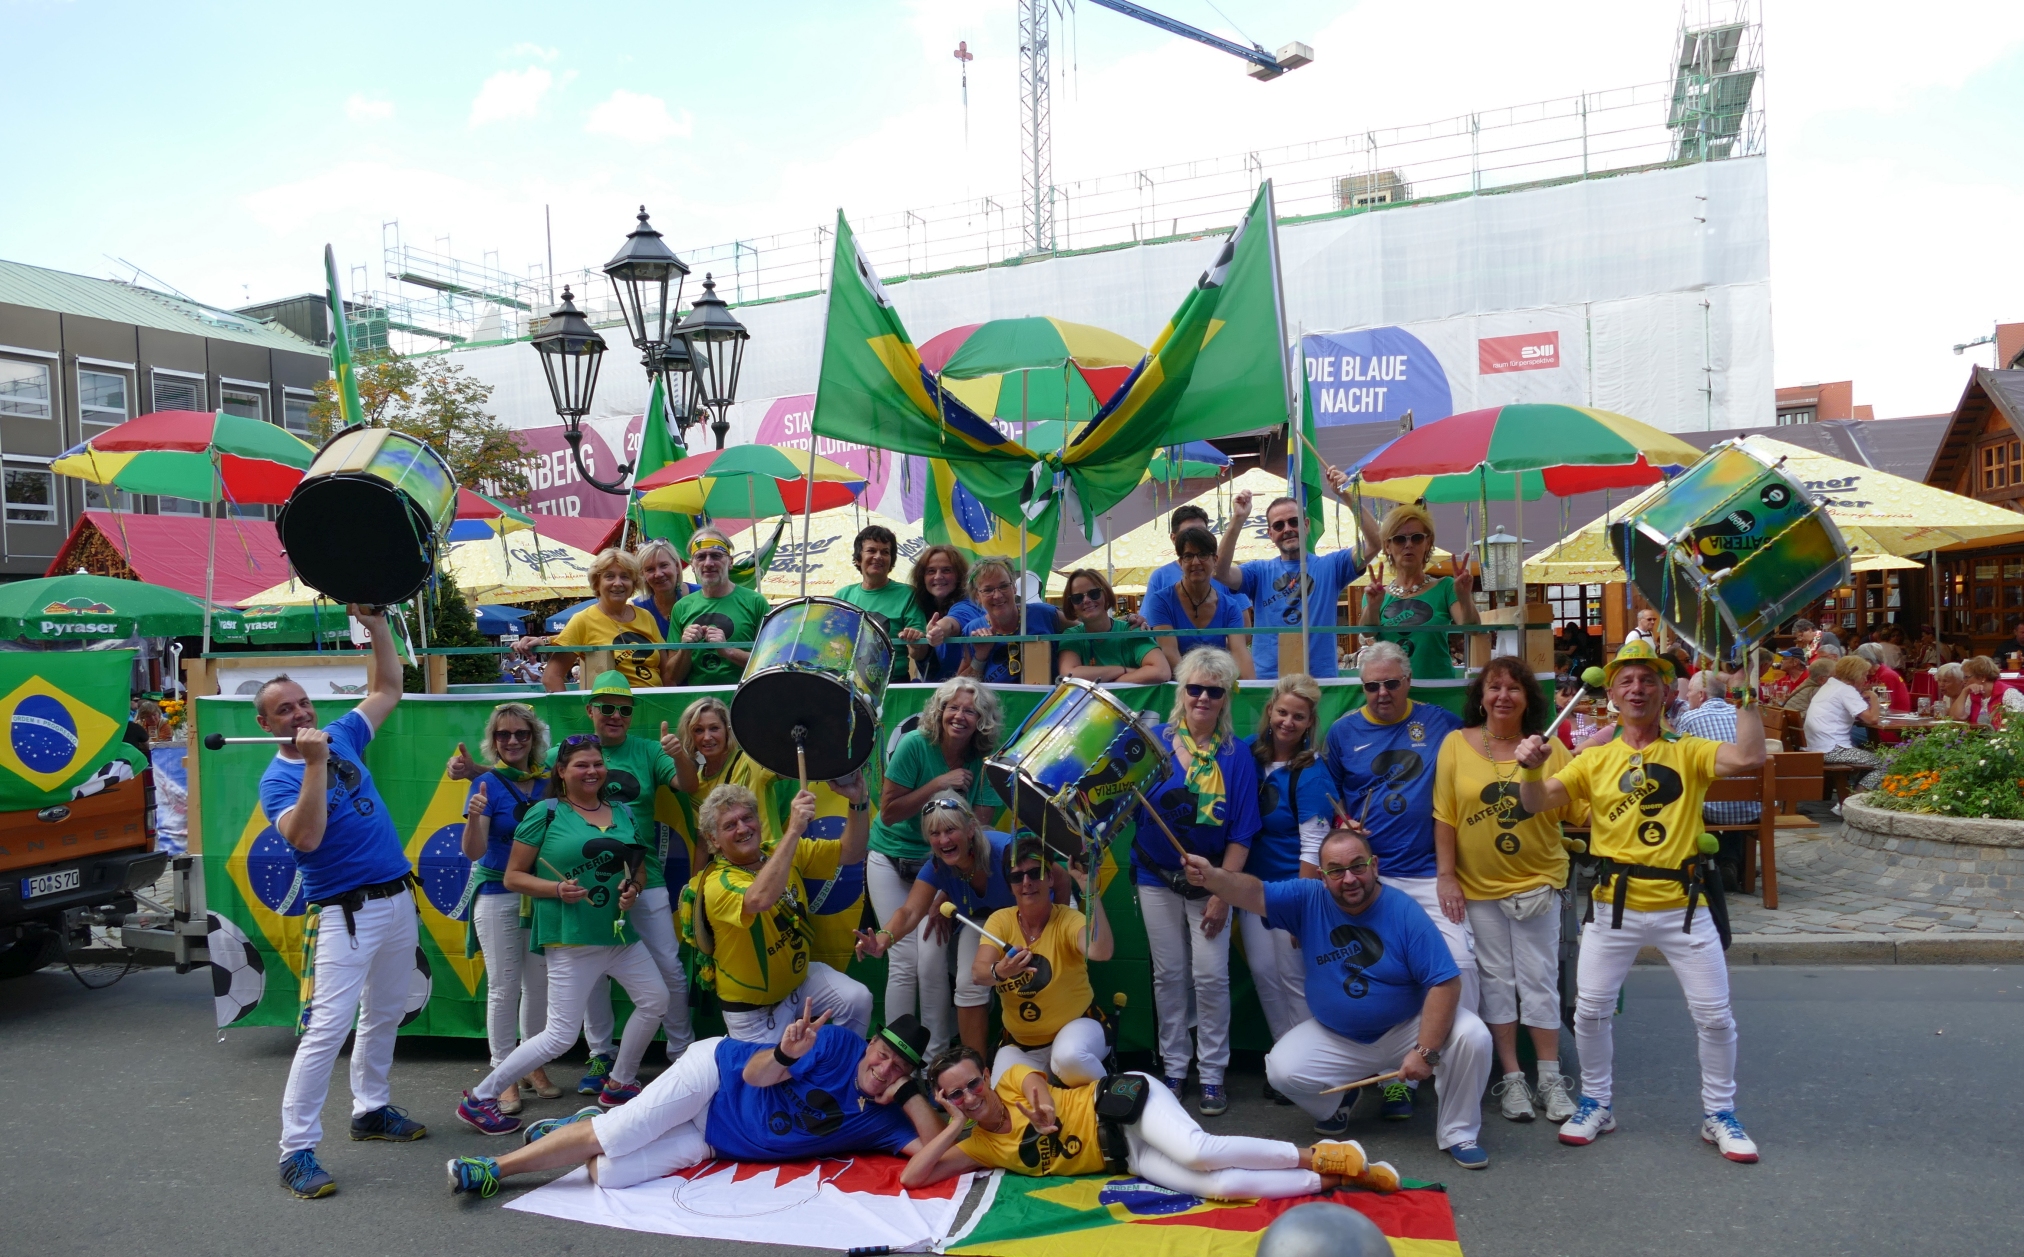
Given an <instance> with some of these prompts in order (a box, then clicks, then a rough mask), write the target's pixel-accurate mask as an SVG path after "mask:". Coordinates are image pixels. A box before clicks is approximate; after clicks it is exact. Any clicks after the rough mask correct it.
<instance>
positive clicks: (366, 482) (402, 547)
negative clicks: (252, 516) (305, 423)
mask: <svg viewBox="0 0 2024 1257" xmlns="http://www.w3.org/2000/svg"><path fill="white" fill-rule="evenodd" d="M274 528H275V531H276V533H277V534H279V536H280V538H281V548H282V549H283V550H285V551H286V552H287V554H288V561H289V563H290V564H291V565H292V566H293V567H294V568H295V573H296V575H297V576H298V577H300V578H301V580H302V583H303V584H305V585H308V586H309V587H310V588H311V589H314V590H316V591H317V592H318V593H321V594H324V595H326V596H328V597H330V598H334V599H336V600H337V601H339V602H361V603H366V604H369V605H372V606H390V605H392V604H393V603H396V602H400V601H403V600H404V599H407V598H409V597H412V596H413V595H414V593H415V591H416V590H418V589H420V588H421V587H422V586H423V585H424V584H425V583H427V581H428V579H429V575H430V573H432V572H433V571H435V566H436V532H435V525H434V523H433V521H431V520H430V519H429V518H428V517H427V516H426V515H424V514H423V513H422V512H421V511H420V510H419V509H417V508H416V506H415V504H414V502H413V500H412V499H410V498H408V497H407V496H406V495H405V494H402V493H400V492H398V491H397V490H395V489H394V487H393V486H391V485H389V484H388V483H387V482H386V481H384V480H382V479H379V478H378V477H375V476H367V475H356V474H352V473H337V474H333V475H328V476H319V477H316V478H314V479H308V480H304V481H303V482H302V483H301V484H300V485H298V486H296V489H295V492H294V493H292V494H290V495H289V498H288V502H287V504H286V505H284V506H283V507H282V508H281V513H280V514H279V515H278V516H276V517H275V520H274Z"/></svg>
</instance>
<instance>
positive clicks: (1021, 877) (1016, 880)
mask: <svg viewBox="0 0 2024 1257" xmlns="http://www.w3.org/2000/svg"><path fill="white" fill-rule="evenodd" d="M1045 880H1047V870H1046V868H1045V867H1043V866H1041V865H1037V864H1036V865H1034V866H1033V867H1032V868H1030V869H1013V870H1012V871H1011V872H1010V873H1007V874H1006V875H1005V881H1006V884H1007V885H1011V886H1017V885H1019V884H1020V883H1021V882H1040V881H1045Z"/></svg>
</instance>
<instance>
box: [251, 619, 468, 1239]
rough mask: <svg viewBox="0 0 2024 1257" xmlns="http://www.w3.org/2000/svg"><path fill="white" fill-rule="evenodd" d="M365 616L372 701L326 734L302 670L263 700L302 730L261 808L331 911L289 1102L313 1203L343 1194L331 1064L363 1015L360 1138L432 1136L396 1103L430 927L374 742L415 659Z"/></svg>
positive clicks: (285, 1143) (291, 1176)
mask: <svg viewBox="0 0 2024 1257" xmlns="http://www.w3.org/2000/svg"><path fill="white" fill-rule="evenodd" d="M351 614H352V615H353V616H355V617H357V618H358V620H359V622H360V623H362V624H364V625H365V628H366V631H367V632H368V633H369V634H371V636H372V683H371V685H370V686H369V687H368V689H367V691H366V696H365V697H364V698H363V699H361V700H360V701H359V704H358V706H356V707H354V708H352V709H351V710H350V711H348V712H346V713H345V714H344V715H342V716H339V717H338V718H337V719H336V720H334V721H332V722H331V723H330V727H329V728H327V729H319V728H317V727H316V705H315V704H314V703H312V702H311V701H310V700H309V695H308V694H307V693H306V692H304V690H303V688H302V686H300V685H298V684H297V683H295V682H294V681H291V680H289V679H288V677H286V676H277V677H275V678H274V679H273V680H271V681H268V682H267V683H266V684H264V685H262V686H261V687H260V689H259V691H258V692H256V693H255V694H254V695H253V711H254V715H255V717H256V718H257V719H258V720H259V721H260V727H261V728H262V729H265V730H267V732H269V733H271V734H274V735H275V736H277V737H284V738H292V739H293V740H292V741H290V742H287V743H284V744H283V745H282V746H281V747H280V748H279V749H278V750H277V751H276V752H275V755H274V759H273V761H272V762H271V763H269V764H268V765H267V770H266V772H264V773H262V774H261V777H260V807H261V810H262V811H263V812H265V813H266V815H267V820H268V822H269V823H270V824H272V825H273V826H274V829H275V831H276V832H277V833H279V834H280V835H281V839H282V841H283V842H286V843H287V844H288V848H289V851H290V852H291V853H292V854H293V855H294V857H295V865H296V868H297V869H298V870H299V872H300V876H301V887H300V891H299V893H300V895H301V896H302V898H303V900H304V901H305V902H307V903H308V904H309V905H310V906H312V907H315V908H317V909H319V915H318V917H317V927H316V943H315V948H316V950H315V952H314V954H313V955H312V956H311V957H310V961H309V963H310V965H311V967H312V972H313V973H314V974H315V986H314V989H313V993H312V994H311V996H310V998H309V1002H308V1003H307V1004H306V1005H305V1006H304V1007H303V1009H302V1019H301V1025H300V1029H301V1031H302V1037H301V1038H300V1039H299V1040H297V1042H296V1045H295V1060H294V1062H293V1063H292V1064H291V1065H290V1066H289V1068H288V1086H287V1089H286V1090H284V1091H283V1092H282V1097H281V1185H282V1186H283V1187H285V1188H287V1189H288V1190H289V1191H290V1192H292V1193H294V1194H295V1195H297V1196H300V1197H302V1198H303V1199H305V1200H309V1199H314V1198H315V1197H318V1196H328V1195H330V1194H331V1193H332V1192H334V1191H336V1190H337V1184H336V1183H334V1182H332V1181H331V1177H330V1175H329V1173H328V1172H326V1171H325V1170H324V1169H323V1167H322V1166H320V1165H318V1164H317V1161H316V1145H317V1144H318V1143H319V1142H321V1140H322V1138H323V1121H322V1116H321V1115H322V1112H323V1101H324V1098H325V1097H326V1096H327V1095H328V1094H329V1092H330V1071H331V1068H332V1066H333V1065H335V1064H336V1061H337V1054H338V1052H339V1051H340V1050H341V1049H342V1048H343V1047H344V1041H345V1038H346V1036H348V1035H350V1034H351V1031H352V1022H353V1020H354V1018H355V1019H356V1020H357V1022H358V1039H357V1042H356V1043H354V1044H353V1045H352V1050H351V1112H352V1117H351V1137H352V1138H353V1139H388V1140H393V1141H395V1142H399V1143H406V1142H409V1141H412V1140H416V1139H420V1138H421V1137H422V1136H424V1135H426V1134H428V1131H427V1130H426V1129H425V1128H424V1127H423V1126H422V1125H421V1124H420V1123H419V1122H415V1121H411V1120H409V1118H408V1116H407V1115H406V1114H405V1113H403V1112H401V1111H400V1110H399V1109H397V1108H394V1107H393V1106H392V1105H391V1104H390V1103H388V1101H389V1099H390V1098H391V1096H390V1091H389V1088H388V1085H387V1075H388V1073H389V1072H390V1071H391V1070H392V1068H393V1060H394V1033H395V1032H396V1031H397V1030H399V1029H400V1024H401V1018H402V1016H403V1015H404V1014H405V1013H406V1011H407V999H408V990H409V987H410V986H411V985H412V983H413V981H414V977H415V944H416V938H417V934H418V926H417V922H416V917H415V897H414V895H413V893H412V892H411V891H410V890H409V887H410V885H411V884H412V883H413V881H414V872H413V870H412V869H411V868H410V866H409V864H408V857H407V852H406V850H405V849H404V848H403V847H402V846H401V839H400V835H399V833H397V832H396V831H395V830H394V822H393V817H392V815H391V814H389V813H388V811H387V805H386V800H384V799H382V798H380V793H379V787H377V786H375V785H374V784H373V779H372V773H371V772H369V771H368V770H367V769H366V766H365V747H366V744H367V743H368V742H371V741H372V738H373V734H374V733H375V732H377V731H378V729H379V727H380V725H382V724H384V723H385V722H386V718H387V717H388V716H389V715H391V714H392V713H393V709H394V704H396V703H398V702H399V701H400V698H401V664H400V660H399V659H398V658H396V657H395V655H394V639H393V634H392V632H391V631H389V630H388V628H387V622H386V617H385V615H383V614H381V613H379V612H376V611H372V610H371V609H369V608H365V607H356V606H355V607H353V608H351ZM361 1005H363V1008H364V1011H363V1013H361V1012H360V1007H361Z"/></svg>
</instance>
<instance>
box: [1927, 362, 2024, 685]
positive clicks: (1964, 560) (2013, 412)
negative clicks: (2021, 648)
mask: <svg viewBox="0 0 2024 1257" xmlns="http://www.w3.org/2000/svg"><path fill="white" fill-rule="evenodd" d="M1926 483H1927V484H1929V485H1932V486H1934V487H1935V488H1940V489H1946V490H1949V491H1951V492H1954V493H1958V494H1961V495H1962V496H1964V497H1971V498H1975V499H1977V500H1979V501H1983V502H1987V503H1990V504H1991V505H1994V506H2001V507H2004V508H2006V509H2008V510H2012V511H2017V512H2019V514H2020V517H2019V519H2018V521H2017V528H2018V535H2017V536H2015V537H2011V538H2005V539H2002V540H2001V541H1999V542H1998V543H1997V544H1994V545H1988V546H1982V547H1979V548H1977V549H1973V550H1958V551H1953V552H1942V553H1941V555H1940V556H1939V573H1938V576H1939V586H1940V604H1941V605H1940V623H1939V626H1938V627H1939V631H1940V633H1941V634H1942V635H1944V636H1946V637H1947V638H1949V639H1951V640H1954V641H1955V642H1956V643H1957V644H1959V645H1961V646H1962V647H1964V648H1965V649H1967V650H1969V651H1970V652H1971V653H1973V654H1978V655H1987V654H1992V653H1996V652H1997V651H1999V650H2007V649H2010V648H2011V647H2010V646H2008V645H2006V643H2008V642H2010V641H2011V630H2012V628H2013V627H2014V626H2015V625H2016V624H2017V623H2018V621H2019V620H2020V619H2024V369H2016V370H2005V371H1994V370H1990V369H1989V368H1987V367H1976V368H1975V370H1974V374H1973V375H1971V376H1970V377H1969V379H1968V387H1967V388H1966V389H1965V390H1964V391H1963V392H1962V393H1961V401H1960V404H1959V405H1958V406H1956V407H1955V408H1954V417H1953V421H1952V423H1950V424H1949V425H1948V427H1947V431H1946V435H1945V436H1944V437H1942V438H1941V440H1940V448H1939V451H1938V452H1937V453H1936V454H1935V455H1934V456H1933V466H1932V470H1931V471H1930V472H1928V473H1927V475H1926ZM1999 657H2000V656H1999Z"/></svg>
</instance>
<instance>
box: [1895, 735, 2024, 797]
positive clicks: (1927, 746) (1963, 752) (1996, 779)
mask: <svg viewBox="0 0 2024 1257" xmlns="http://www.w3.org/2000/svg"><path fill="white" fill-rule="evenodd" d="M1883 754H1884V777H1883V781H1882V783H1881V784H1880V785H1879V786H1878V787H1877V789H1875V790H1872V791H1871V792H1870V793H1869V795H1868V796H1867V797H1866V798H1865V799H1864V800H1863V802H1864V803H1866V804H1868V805H1869V806H1870V807H1875V808H1882V809H1884V810H1886V811H1892V812H1919V813H1924V814H1926V815H1929V816H1958V817H1964V818H1971V819H1985V820H2011V821H2017V820H2024V723H2020V724H2019V725H2018V726H2017V727H2014V728H2011V729H2007V730H2004V731H2003V732H2001V733H1992V732H1990V731H1989V730H1987V729H1981V728H1973V727H1962V726H1951V725H1950V726H1946V727H1944V728H1940V729H1935V730H1934V731H1933V732H1931V733H1928V734H1926V735H1925V736H1923V737H1919V738H1914V739H1912V740H1911V741H1908V742H1906V743H1904V744H1903V745H1901V746H1898V747H1894V748H1885V749H1884V752H1883Z"/></svg>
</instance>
